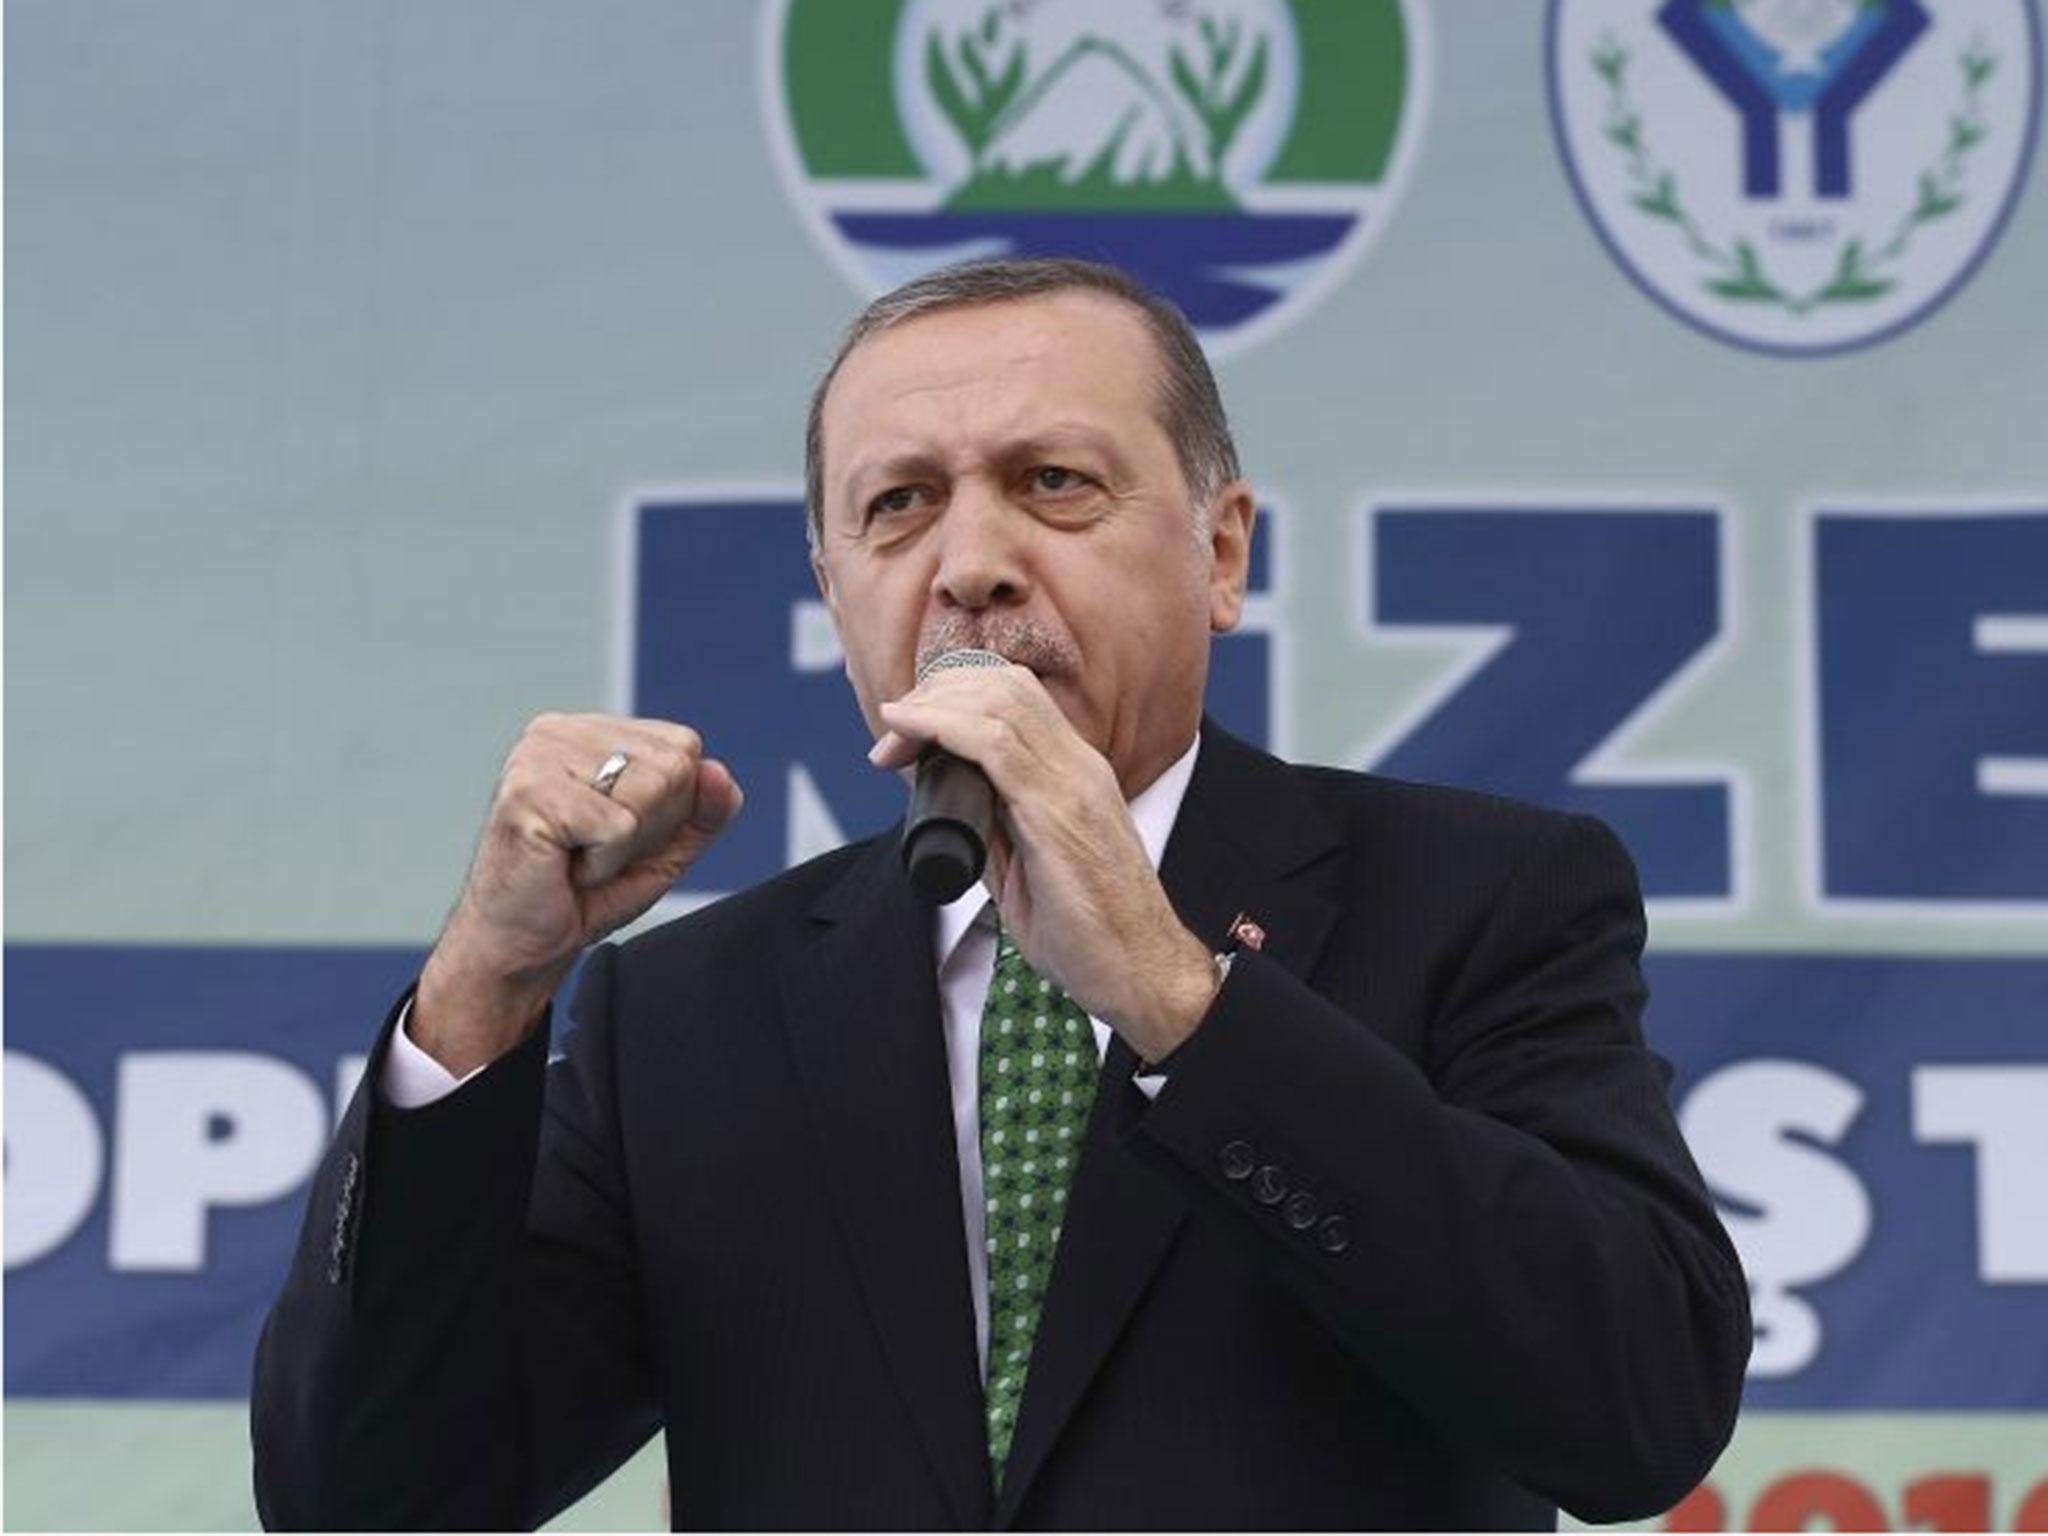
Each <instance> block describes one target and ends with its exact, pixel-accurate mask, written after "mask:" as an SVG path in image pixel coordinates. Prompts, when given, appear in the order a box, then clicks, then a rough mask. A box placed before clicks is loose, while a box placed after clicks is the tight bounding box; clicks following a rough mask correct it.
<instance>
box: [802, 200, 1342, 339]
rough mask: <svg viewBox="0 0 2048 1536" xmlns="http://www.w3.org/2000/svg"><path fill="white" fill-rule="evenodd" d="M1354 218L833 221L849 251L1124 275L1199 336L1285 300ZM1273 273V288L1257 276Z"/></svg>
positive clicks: (862, 217) (857, 216) (914, 216)
mask: <svg viewBox="0 0 2048 1536" xmlns="http://www.w3.org/2000/svg"><path fill="white" fill-rule="evenodd" d="M1359 217H1360V216H1359V215H1358V214H1353V213H1337V214H1323V213H1258V214H1247V213H835V214H833V215H832V222H833V223H834V224H835V225H836V226H837V227H838V229H839V231H840V233H841V234H843V235H845V236H846V238H847V239H849V240H851V241H853V242H854V243H855V244H856V245H860V246H864V247H868V248H870V249H877V250H886V251H903V250H925V249H930V248H933V247H946V246H974V247H979V248H981V249H984V250H987V251H988V252H989V253H990V254H992V255H993V254H999V255H1004V256H1079V257H1083V258H1085V259H1087V260H1090V261H1103V262H1108V263H1110V264H1111V265H1112V266H1117V267H1121V268H1123V270H1124V271H1126V272H1128V273H1130V274H1131V276H1133V277H1135V278H1136V279H1137V280H1138V281H1139V282H1141V283H1143V284H1145V286H1146V287H1148V288H1151V289H1153V290H1154V291H1155V292H1158V293H1163V294H1165V295H1166V296H1167V297H1168V298H1170V299H1172V300H1173V301H1174V302H1175V303H1176V304H1178V305H1179V306H1180V307H1181V309H1182V311H1183V312H1184V313H1185V314H1186V315H1187V317H1188V320H1189V321H1190V322H1191V323H1192V324H1193V325H1194V326H1196V327H1197V328H1198V329H1200V330H1207V331H1216V330H1226V329H1228V328H1230V327H1232V326H1236V325H1241V324H1243V323H1244V322H1245V321H1247V320H1250V319H1252V318H1254V317H1255V316H1257V315H1260V314H1262V313H1264V312H1265V311H1266V310H1267V309H1269V308H1271V307H1272V306H1273V305H1274V304H1277V303H1278V302H1279V301H1280V300H1281V299H1283V298H1285V297H1286V296H1287V294H1288V292H1289V290H1290V288H1291V286H1292V284H1291V282H1290V281H1289V279H1290V278H1292V277H1295V276H1296V275H1297V273H1296V272H1294V271H1293V270H1291V269H1292V268H1294V266H1295V264H1297V263H1299V262H1302V261H1304V260H1306V259H1308V258H1310V257H1315V256H1320V255H1322V254H1323V253H1324V252H1326V251H1328V250H1330V249H1332V248H1333V247H1334V246H1336V244H1337V243H1338V242H1339V241H1341V240H1342V239H1343V238H1344V237H1345V236H1346V235H1348V234H1350V233H1351V231H1352V229H1353V228H1355V227H1356V226H1357V224H1358V220H1359ZM1260 267H1270V268H1273V269H1274V271H1273V273H1272V279H1273V280H1272V281H1271V282H1261V281H1260V280H1259V277H1258V274H1257V269H1258V268H1260Z"/></svg>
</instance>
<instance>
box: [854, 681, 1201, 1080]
mask: <svg viewBox="0 0 2048 1536" xmlns="http://www.w3.org/2000/svg"><path fill="white" fill-rule="evenodd" d="M962 654H963V653H961V652H950V653H947V655H948V656H959V655H962ZM964 654H966V655H969V656H974V657H976V658H981V657H986V656H988V655H989V654H990V653H988V652H967V653H964ZM945 660H946V657H945V656H942V657H940V658H938V660H937V661H935V662H933V663H932V664H931V665H929V666H927V667H926V668H925V669H923V675H922V676H921V677H920V681H919V684H918V686H917V688H916V690H915V691H914V692H912V693H910V694H909V695H907V696H906V697H904V698H901V699H896V700H891V701H888V702H885V703H883V704H881V705H880V706H879V708H880V713H881V716H882V720H883V722H884V724H886V725H887V726H888V727H889V729H888V731H886V732H885V733H884V734H883V736H882V738H881V739H880V740H879V741H877V742H876V743H875V747H874V750H873V751H872V752H871V753H870V754H869V758H870V760H871V761H873V762H874V763H875V764H876V765H877V766H879V767H883V768H899V769H900V768H907V767H910V766H911V765H912V764H917V765H918V767H919V772H918V775H917V787H916V789H915V791H914V793H913V803H912V809H911V813H910V816H909V817H908V819H907V820H906V821H905V824H904V842H903V848H902V857H903V859H904V864H905V869H906V872H908V873H909V875H910V878H911V880H912V881H913V883H916V882H917V881H919V880H920V879H921V878H922V879H928V880H930V881H931V882H932V883H931V885H930V886H928V887H924V886H921V887H920V889H921V890H922V891H924V893H925V894H926V899H928V900H945V899H948V898H947V897H945V896H944V894H943V892H944V891H946V890H949V889H950V890H955V892H956V894H957V892H958V891H964V890H965V889H966V888H967V887H968V885H970V884H971V883H972V882H973V880H974V879H975V878H976V877H975V875H974V874H972V873H966V874H965V875H964V878H963V872H964V871H967V870H970V869H972V867H973V866H974V864H975V863H976V862H977V860H976V857H975V854H974V851H973V845H972V843H971V842H969V841H968V839H969V837H970V836H971V835H972V834H974V833H975V832H976V830H977V828H978V829H979V839H980V842H981V845H982V847H983V849H984V850H985V851H984V853H983V855H982V858H981V861H980V862H982V864H983V868H982V869H981V871H980V877H981V878H982V880H983V883H984V884H986V885H987V886H988V888H989V890H990V892H991V893H992V894H993V896H994V897H995V901H996V905H997V907H998V909H999V911H1000V912H1001V916H1002V924H1003V928H1004V930H1005V931H1006V932H1007V933H1009V934H1010V935H1011V937H1013V938H1014V939H1015V940H1016V943H1017V947H1018V948H1019V949H1020V950H1022V951H1023V954H1024V958H1025V959H1026V960H1028V961H1029V962H1030V963H1031V965H1032V966H1033V967H1034V968H1035V969H1036V970H1037V971H1038V972H1039V973H1040V974H1041V975H1044V976H1046V977H1048V978H1050V979H1051V980H1052V981H1053V982H1055V983H1056V984H1057V985H1058V986H1059V987H1060V989H1061V990H1062V991H1064V992H1065V993H1066V994H1067V995H1068V996H1069V997H1071V998H1072V999H1073V1000H1074V1001H1075V1002H1077V1003H1079V1004H1080V1005H1081V1007H1082V1008H1083V1009H1085V1010H1086V1011H1087V1012H1088V1013H1090V1014H1092V1015H1093V1016H1094V1017H1096V1018H1098V1019H1100V1020H1102V1022H1103V1023H1105V1024H1107V1025H1109V1026H1110V1027H1111V1028H1112V1029H1114V1030H1116V1031H1117V1032H1118V1033H1119V1034H1121V1035H1123V1036H1124V1038H1125V1039H1126V1040H1128V1041H1129V1042H1130V1044H1131V1047H1132V1049H1133V1050H1135V1051H1136V1052H1137V1053H1138V1055H1139V1056H1140V1057H1141V1058H1142V1059H1144V1060H1146V1061H1161V1060H1164V1059H1165V1057H1166V1056H1167V1054H1168V1053H1169V1052H1171V1051H1172V1050H1173V1049H1174V1048H1175V1047H1176V1046H1178V1045H1179V1044H1180V1043H1181V1041H1183V1040H1184V1039H1186V1038H1187V1036H1188V1035H1189V1034H1191V1033H1192V1032H1193V1030H1194V1027H1195V1025H1196V1024H1197V1023H1199V1022H1200V1020H1201V1018H1202V1016H1203V1014H1204V1013H1206V1012H1207V1010H1208V1007H1209V1004H1210V1003H1211V1002H1212V1001H1213V1000H1214V998H1215V995H1216V968H1215V964H1214V962H1213V961H1212V960H1211V958H1210V952H1209V947H1208V946H1207V945H1206V944H1204V943H1203V942H1202V941H1201V940H1200V939H1199V938H1197V937H1196V936H1195V935H1194V934H1193V933H1192V932H1190V931H1189V930H1188V928H1187V927H1186V925H1185V924H1183V923H1182V922H1181V920H1180V917H1179V915H1178V914H1177V913H1176V912H1175V911H1174V909H1173V903H1172V902H1171V901H1170V900H1168V899H1167V895H1166V891H1165V888H1164V887H1163V886H1161V885H1160V883H1159V875H1158V872H1157V871H1155V870H1154V869H1153V867H1152V861H1151V859H1150V858H1149V857H1148V856H1147V854H1146V852H1145V846H1144V843H1143V842H1142V841H1141V840H1140V838H1139V836H1138V829H1137V826H1136V824H1135V823H1134V822H1133V821H1132V820H1131V812H1130V807H1129V806H1128V805H1127V804H1126V803H1125V801H1124V794H1123V790H1122V788H1121V786H1120V785H1119V784H1118V782H1117V776H1116V771H1115V769H1114V768H1112V767H1111V766H1110V763H1109V760H1108V759H1107V758H1106V757H1104V756H1103V755H1102V753H1101V752H1100V751H1099V750H1097V749H1096V747H1095V746H1093V745H1092V744H1091V743H1090V742H1089V741H1087V740H1086V739H1085V738H1083V737H1082V735H1081V734H1080V732H1079V731H1077V730H1076V729H1075V728H1074V725H1073V723H1072V722H1071V721H1069V720H1068V719H1067V717H1066V715H1065V713H1064V712H1063V711H1062V710H1061V708H1060V706H1059V704H1058V703H1057V702H1056V701H1055V700H1054V698H1053V697H1052V695H1051V694H1050V693H1049V692H1048V691H1047V689H1046V685H1045V684H1044V683H1043V682H1042V681H1040V679H1039V678H1038V677H1036V676H1035V675H1033V673H1032V672H1031V670H1030V669H1029V668H1027V667H1022V666H1015V665H1011V664H1008V663H1007V662H1005V661H1004V660H1003V658H1002V657H1000V656H997V657H995V658H994V660H993V661H989V660H982V659H975V660H966V661H960V662H954V663H951V664H949V665H945V666H941V665H939V662H940V661H945ZM977 781H978V782H977ZM984 794H985V795H986V799H985V800H984V799H983V798H982V797H983V795H984ZM983 804H985V805H987V807H988V809H987V810H986V812H982V811H979V810H978V807H979V806H980V805H983ZM920 827H923V828H924V830H923V831H922V833H919V831H918V829H919V828H920ZM934 839H935V840H934ZM926 847H930V848H931V849H933V850H935V851H934V852H931V853H925V852H923V850H924V849H925V848H926ZM922 858H930V859H932V860H933V861H934V862H935V863H937V864H939V865H940V868H939V869H938V870H936V871H933V872H928V873H926V874H925V875H922V876H921V875H920V874H919V873H918V872H917V863H918V861H919V860H920V859H922ZM947 866H950V867H947ZM942 879H943V881H944V883H943V884H941V883H940V882H941V880H942ZM956 881H957V882H958V884H957V887H956V886H955V884H954V882H956ZM935 893H936V894H935Z"/></svg>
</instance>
